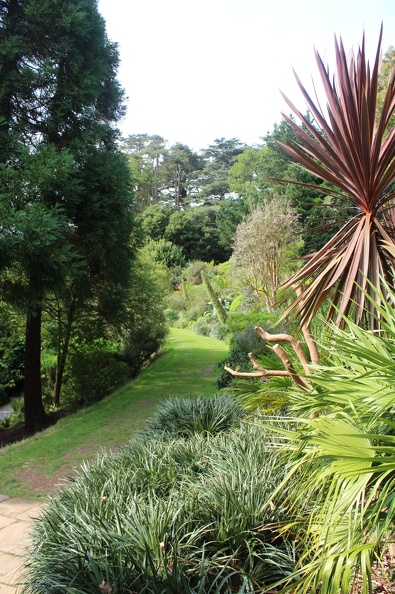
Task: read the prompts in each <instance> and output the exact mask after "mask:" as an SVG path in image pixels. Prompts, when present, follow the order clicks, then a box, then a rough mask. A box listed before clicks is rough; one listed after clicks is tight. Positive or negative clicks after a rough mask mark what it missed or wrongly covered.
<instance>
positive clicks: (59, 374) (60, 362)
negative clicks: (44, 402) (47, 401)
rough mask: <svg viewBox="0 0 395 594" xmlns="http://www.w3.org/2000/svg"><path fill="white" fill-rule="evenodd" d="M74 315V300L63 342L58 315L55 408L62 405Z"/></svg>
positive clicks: (54, 390)
mask: <svg viewBox="0 0 395 594" xmlns="http://www.w3.org/2000/svg"><path fill="white" fill-rule="evenodd" d="M74 314H75V301H74V300H72V302H71V304H70V309H69V312H68V319H67V324H66V329H65V336H64V338H63V340H62V329H61V326H62V324H61V321H60V316H61V313H60V312H59V314H58V315H59V324H58V327H59V329H58V333H59V338H58V340H59V344H58V356H57V362H56V376H55V385H54V389H53V402H54V405H55V406H59V403H60V391H61V389H62V383H63V375H64V370H65V368H66V360H67V355H68V352H69V345H70V338H71V330H72V327H73V322H74Z"/></svg>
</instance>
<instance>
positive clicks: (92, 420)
mask: <svg viewBox="0 0 395 594" xmlns="http://www.w3.org/2000/svg"><path fill="white" fill-rule="evenodd" d="M227 350H228V347H227V345H226V344H225V343H223V342H221V341H219V340H213V339H212V338H206V337H203V336H197V335H196V334H194V333H193V332H191V331H189V330H175V329H173V330H172V331H171V333H170V336H169V337H168V339H167V341H166V344H165V346H164V347H163V349H162V351H161V353H160V354H159V356H158V357H157V358H156V360H155V361H153V363H152V364H151V365H150V367H149V368H148V369H147V370H145V371H144V372H142V373H141V374H140V375H139V376H138V377H137V378H136V379H134V380H132V381H130V382H129V383H127V384H126V385H125V386H123V387H122V388H120V389H119V390H117V391H115V392H114V393H113V394H111V396H109V397H108V398H106V399H105V400H102V401H101V402H98V403H97V404H95V405H93V406H91V407H89V408H86V409H83V410H81V411H79V412H78V413H76V414H74V415H70V416H68V417H65V418H64V419H61V420H60V421H58V423H57V424H56V425H55V426H53V427H51V428H49V429H47V430H46V431H43V432H42V433H40V434H38V435H36V436H34V437H32V438H30V439H28V440H25V441H24V442H21V443H18V444H15V445H12V446H8V447H6V448H3V449H1V450H0V494H4V495H8V496H14V497H15V496H23V497H33V498H40V497H41V496H45V495H47V494H49V493H52V492H54V491H56V489H57V488H58V484H59V481H61V479H62V478H63V477H65V476H69V475H70V474H72V473H73V472H74V470H73V469H74V468H75V467H78V466H79V465H80V464H81V462H82V461H83V460H84V459H92V458H94V457H95V456H96V455H97V454H98V453H99V452H100V451H101V450H102V449H106V450H108V449H111V450H116V449H117V448H119V447H120V446H121V445H122V444H124V443H125V442H127V441H128V440H129V439H130V438H131V437H133V436H134V435H136V433H137V432H138V431H139V430H141V429H142V428H143V427H144V424H145V421H146V419H147V418H148V417H149V416H150V415H151V414H152V412H153V411H154V410H155V408H156V406H157V404H158V403H159V402H160V401H161V400H163V399H165V398H167V397H169V396H173V395H177V396H188V395H196V394H204V395H210V394H214V393H215V379H216V376H217V374H218V371H217V370H216V366H217V363H218V362H219V361H221V359H223V358H224V357H225V355H226V352H227Z"/></svg>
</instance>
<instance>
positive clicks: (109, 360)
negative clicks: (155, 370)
mask: <svg viewBox="0 0 395 594" xmlns="http://www.w3.org/2000/svg"><path fill="white" fill-rule="evenodd" d="M129 377H130V369H129V366H128V364H127V363H125V362H123V361H120V360H119V345H118V344H116V343H113V342H110V341H106V340H104V339H102V338H100V339H97V340H94V341H92V342H87V341H82V342H81V343H79V344H76V345H74V347H73V348H72V349H71V350H70V354H69V359H68V368H67V374H66V382H65V386H64V399H65V400H66V401H69V402H70V401H71V402H73V401H74V402H77V403H78V404H79V405H89V404H93V403H94V402H97V401H99V400H102V399H103V398H104V397H105V396H107V395H108V394H110V392H112V391H113V390H114V389H115V388H117V387H118V386H120V385H122V384H123V383H125V382H126V381H127V379H128V378H129Z"/></svg>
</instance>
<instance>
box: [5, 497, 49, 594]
mask: <svg viewBox="0 0 395 594" xmlns="http://www.w3.org/2000/svg"><path fill="white" fill-rule="evenodd" d="M42 507H43V505H42V504H39V503H38V502H37V501H30V500H28V499H23V498H22V497H14V498H8V497H5V496H2V495H0V594H16V592H17V584H18V580H19V579H20V578H19V573H20V569H21V567H22V565H23V561H24V554H25V550H26V546H27V543H28V540H29V532H30V529H31V523H32V518H36V517H38V516H39V514H40V510H41V509H42Z"/></svg>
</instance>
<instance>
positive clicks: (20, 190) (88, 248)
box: [0, 0, 132, 432]
mask: <svg viewBox="0 0 395 594" xmlns="http://www.w3.org/2000/svg"><path fill="white" fill-rule="evenodd" d="M117 66H118V53H117V48H116V46H115V45H114V44H113V43H111V42H109V40H108V38H107V35H106V31H105V24H104V21H103V19H102V17H101V16H100V14H99V12H98V9H97V2H96V0H68V1H67V2H65V1H64V0H29V1H28V0H4V1H3V2H1V6H0V189H1V192H0V210H1V211H2V212H3V213H7V218H6V219H4V218H3V219H2V220H3V221H4V222H3V223H2V226H1V228H0V273H1V277H0V278H1V281H2V284H3V287H4V295H5V298H7V299H8V300H9V301H10V302H11V301H13V302H14V303H18V304H19V305H21V306H23V307H24V309H25V311H26V312H27V317H26V364H25V417H26V418H25V421H26V430H27V431H28V432H34V431H36V430H38V429H40V428H42V427H43V426H44V424H45V413H44V409H43V406H42V396H41V377H40V348H41V338H40V332H41V316H42V311H43V307H44V305H45V299H46V296H47V295H48V294H49V293H50V292H54V291H57V292H58V295H60V296H61V297H64V294H65V291H66V288H67V294H68V296H69V297H68V302H67V305H68V307H69V315H73V312H75V310H76V308H78V306H80V305H81V304H82V303H84V302H85V301H86V300H87V299H89V298H91V299H93V296H94V299H95V301H96V302H97V303H98V305H99V306H100V307H101V308H102V310H103V311H105V310H107V311H108V310H110V309H111V308H110V306H109V304H108V294H109V289H110V288H113V290H114V292H115V293H116V288H117V287H118V288H119V287H120V286H121V285H122V284H125V283H126V281H127V276H128V270H129V265H128V260H129V256H130V250H129V238H130V232H131V228H132V218H131V210H130V192H129V173H128V167H127V162H126V159H125V157H124V156H122V155H121V154H120V152H119V151H118V149H117V147H116V140H117V132H116V130H115V129H114V128H113V125H114V122H116V121H117V120H118V119H119V118H120V116H121V115H122V114H123V109H124V108H123V104H122V99H123V93H122V89H121V88H120V86H119V84H118V82H117V80H116V70H117ZM32 246H34V249H33V247H32ZM69 321H70V320H69ZM63 342H64V341H63ZM66 342H67V341H66ZM63 346H64V345H63ZM63 350H64V349H63ZM59 354H60V355H62V356H65V354H67V350H66V353H64V352H63V353H62V352H61V351H60V353H59ZM61 367H62V366H60V370H59V371H60V374H62V369H61ZM60 382H61V377H60Z"/></svg>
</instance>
